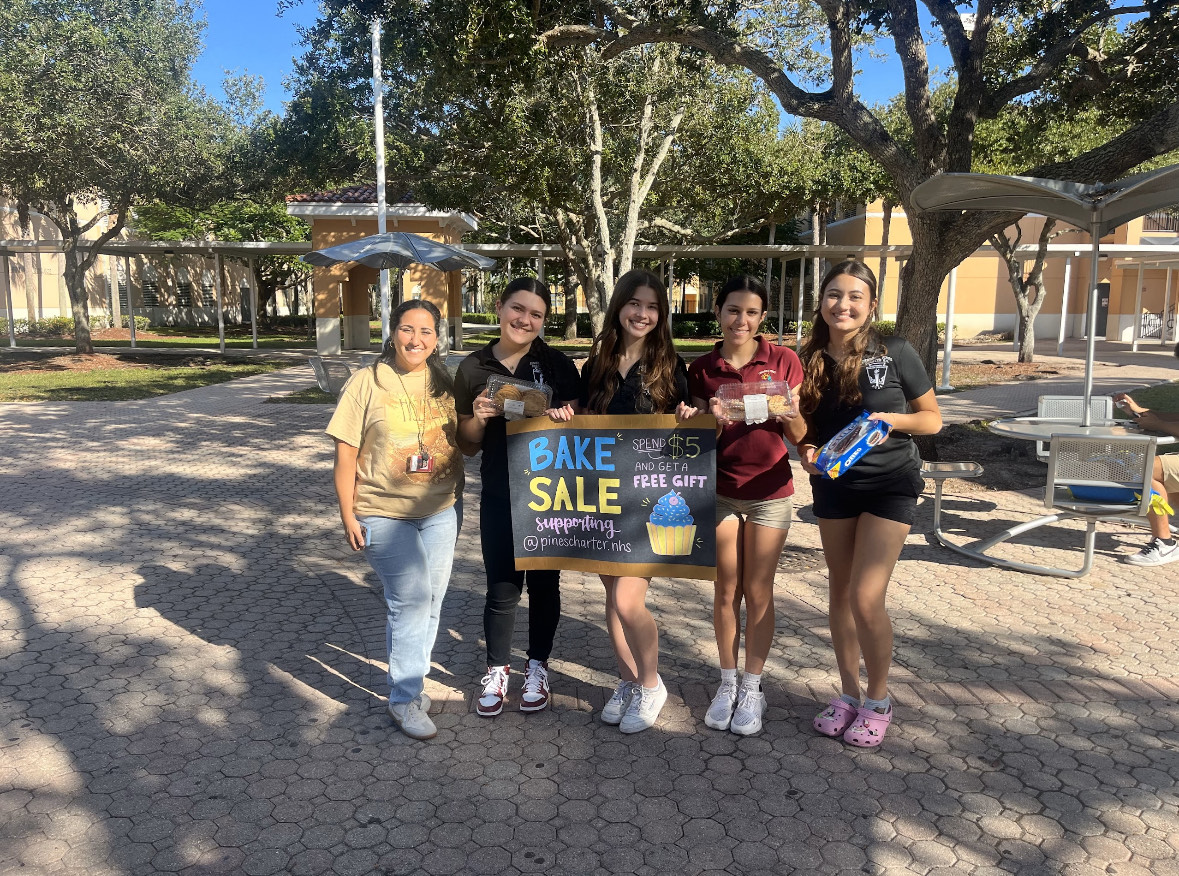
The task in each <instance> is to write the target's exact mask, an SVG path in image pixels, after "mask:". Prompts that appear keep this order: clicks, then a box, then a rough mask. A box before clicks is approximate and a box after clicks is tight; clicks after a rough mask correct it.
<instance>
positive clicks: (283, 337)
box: [16, 326, 315, 350]
mask: <svg viewBox="0 0 1179 876" xmlns="http://www.w3.org/2000/svg"><path fill="white" fill-rule="evenodd" d="M95 334H96V335H100V334H102V333H99V332H96V333H95ZM123 334H124V335H125V337H122V338H113V339H111V338H103V337H95V338H94V346H95V348H96V349H97V348H98V347H127V346H129V345H130V343H131V341H130V333H129V332H126V331H124V332H123ZM16 345H17V347H69V348H71V349H72V348H73V346H74V339H73V338H25V337H19V336H18V337H17V339H16ZM135 345H136V346H137V347H158V348H167V347H209V348H215V347H217V346H218V345H219V341H218V338H217V330H216V329H212V330H211V331H210V330H207V329H199V328H193V327H192V326H185V327H183V328H167V327H154V326H153V327H152V328H150V329H148V330H147V331H146V332H138V333H137V337H136V340H135ZM253 346H254V344H253V338H252V336H251V335H250V332H249V329H248V328H247V329H246V331H245V333H244V334H243V333H241V332H240V331H233V332H230V331H229V330H228V328H227V329H226V332H225V349H227V350H250V349H253ZM314 346H315V340H314V339H312V338H308V337H307V332H305V331H304V332H298V331H291V330H288V331H282V332H274V333H272V334H263V333H261V332H259V334H258V349H260V350H286V349H291V348H301V347H314Z"/></svg>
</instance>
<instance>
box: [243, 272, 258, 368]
mask: <svg viewBox="0 0 1179 876" xmlns="http://www.w3.org/2000/svg"><path fill="white" fill-rule="evenodd" d="M246 266H247V270H249V272H250V334H251V335H252V336H253V338H254V349H255V350H257V349H258V278H257V276H256V275H255V274H254V257H253V256H251V257H250V258H249V260H248V261H247V262H246Z"/></svg>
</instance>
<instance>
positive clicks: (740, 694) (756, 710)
mask: <svg viewBox="0 0 1179 876" xmlns="http://www.w3.org/2000/svg"><path fill="white" fill-rule="evenodd" d="M765 713H766V695H765V694H763V693H762V692H761V691H760V690H750V689H749V688H747V687H743V688H741V689H740V690H739V691H737V708H736V709H735V710H734V711H733V720H732V722H731V723H730V724H729V729H730V730H732V731H733V732H734V733H736V734H737V735H738V736H752V735H753V734H754V733H760V732H761V716H762V715H764V714H765Z"/></svg>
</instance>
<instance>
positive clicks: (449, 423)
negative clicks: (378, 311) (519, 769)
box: [327, 300, 463, 739]
mask: <svg viewBox="0 0 1179 876" xmlns="http://www.w3.org/2000/svg"><path fill="white" fill-rule="evenodd" d="M389 324H390V325H391V326H392V327H393V328H392V333H391V334H390V336H389V340H388V341H386V342H385V347H384V349H383V350H382V352H381V356H380V358H379V359H378V360H377V361H376V362H374V363H373V365H372V367H371V368H364V369H362V370H361V371H359V372H357V373H356V374H354V375H353V376H352V378H351V379H350V380H349V381H348V383H347V384H346V385H345V386H344V389H343V391H342V392H341V393H340V401H339V404H338V405H337V406H336V412H335V414H334V415H333V416H332V419H331V422H330V423H328V427H327V433H328V434H329V435H331V436H332V437H333V438H335V439H336V466H335V482H336V497H337V499H338V500H339V503H340V518H341V520H342V521H343V523H344V534H345V536H346V537H347V539H348V543H349V544H350V545H351V546H352V549H353V550H357V551H358V550H362V549H363V550H364V552H365V556H366V557H367V559H368V561H369V563H370V564H371V565H372V567H373V570H374V571H376V573H377V576H378V577H379V578H380V579H381V583H382V585H383V586H384V591H385V605H386V620H385V644H386V649H387V652H388V655H389V668H388V678H389V714H390V716H391V717H392V718H393V721H394V722H395V723H396V724H397V726H398V727H400V728H401V730H402V732H403V733H405V734H406V735H407V736H411V737H413V738H414V739H429V738H431V737H432V736H434V735H435V734H436V733H437V732H438V731H437V729H436V728H435V726H434V722H433V721H431V720H430V717H429V715H428V714H427V712H428V710H429V708H430V700H429V698H428V697H427V696H426V694H425V693H424V692H423V690H422V688H423V686H424V684H425V676H426V674H427V673H428V672H429V670H430V652H431V650H432V649H433V647H434V638H435V636H436V635H437V632H438V615H439V611H440V610H441V607H442V597H443V594H445V592H446V586H447V584H448V583H449V582H450V567H451V563H452V561H453V559H454V543H455V539H456V538H457V536H458V530H459V525H460V523H461V520H462V513H461V503H460V502H459V499H460V498H461V495H462V484H463V458H462V454H461V453H459V451H458V448H457V446H456V444H455V432H456V429H457V427H458V417H457V415H456V414H455V410H454V394H453V382H452V380H451V377H450V373H449V372H448V371H447V370H446V363H445V362H444V361H443V360H442V357H441V355H439V352H438V333H439V332H440V331H441V330H442V316H441V314H439V312H438V308H436V307H435V306H434V305H433V304H431V303H430V302H428V301H417V300H413V301H406V302H404V303H403V304H401V305H399V306H398V307H397V309H396V310H394V311H393V313H392V315H391V316H390V319H389Z"/></svg>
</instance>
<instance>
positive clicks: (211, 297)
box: [201, 271, 217, 307]
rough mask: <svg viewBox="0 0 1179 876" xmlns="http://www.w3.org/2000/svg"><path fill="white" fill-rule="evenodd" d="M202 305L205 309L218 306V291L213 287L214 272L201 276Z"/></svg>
mask: <svg viewBox="0 0 1179 876" xmlns="http://www.w3.org/2000/svg"><path fill="white" fill-rule="evenodd" d="M201 303H203V304H204V305H205V307H216V306H217V290H216V288H215V287H214V285H213V272H212V271H204V272H203V273H202V274H201Z"/></svg>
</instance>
